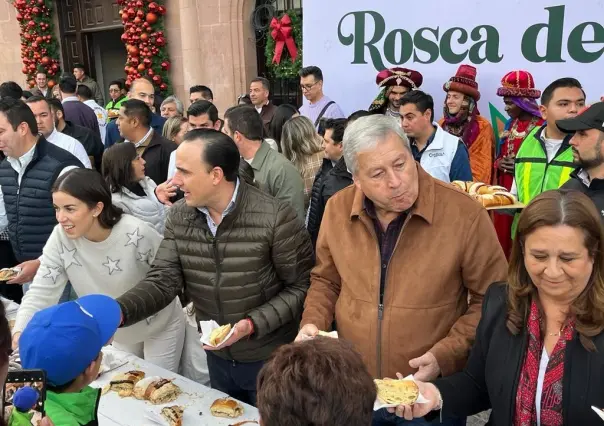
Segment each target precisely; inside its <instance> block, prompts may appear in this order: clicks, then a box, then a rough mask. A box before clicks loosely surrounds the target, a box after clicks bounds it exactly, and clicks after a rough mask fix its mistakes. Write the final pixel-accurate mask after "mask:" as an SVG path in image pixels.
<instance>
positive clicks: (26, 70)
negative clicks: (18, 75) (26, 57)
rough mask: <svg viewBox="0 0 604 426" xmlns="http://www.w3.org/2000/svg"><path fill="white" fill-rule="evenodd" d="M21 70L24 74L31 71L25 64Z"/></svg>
mask: <svg viewBox="0 0 604 426" xmlns="http://www.w3.org/2000/svg"><path fill="white" fill-rule="evenodd" d="M21 72H22V73H23V74H27V73H28V72H29V68H28V67H27V66H24V67H23V68H21Z"/></svg>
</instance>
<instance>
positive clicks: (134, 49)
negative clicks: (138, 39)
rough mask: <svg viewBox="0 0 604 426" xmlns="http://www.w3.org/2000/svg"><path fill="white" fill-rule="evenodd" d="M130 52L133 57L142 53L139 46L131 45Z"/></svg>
mask: <svg viewBox="0 0 604 426" xmlns="http://www.w3.org/2000/svg"><path fill="white" fill-rule="evenodd" d="M128 52H129V53H130V56H132V57H136V56H138V55H139V53H140V52H139V51H138V47H136V46H130V50H129V51H128Z"/></svg>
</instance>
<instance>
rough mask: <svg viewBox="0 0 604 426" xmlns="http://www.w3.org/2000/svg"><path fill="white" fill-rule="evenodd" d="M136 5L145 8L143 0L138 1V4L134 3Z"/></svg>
mask: <svg viewBox="0 0 604 426" xmlns="http://www.w3.org/2000/svg"><path fill="white" fill-rule="evenodd" d="M134 5H135V6H136V7H143V6H144V4H143V2H142V1H141V0H136V3H134Z"/></svg>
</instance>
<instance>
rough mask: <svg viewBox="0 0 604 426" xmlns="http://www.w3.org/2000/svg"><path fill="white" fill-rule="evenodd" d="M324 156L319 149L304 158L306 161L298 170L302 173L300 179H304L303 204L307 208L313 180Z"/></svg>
mask: <svg viewBox="0 0 604 426" xmlns="http://www.w3.org/2000/svg"><path fill="white" fill-rule="evenodd" d="M324 158H325V153H324V152H323V151H319V152H317V153H315V154H313V155H311V156H310V157H308V158H307V159H306V163H304V165H303V166H302V170H300V174H301V175H302V179H304V206H305V208H306V209H307V210H308V205H309V204H310V195H311V192H312V184H313V183H314V181H315V176H316V175H317V173H318V172H319V169H321V166H322V165H323V159H324Z"/></svg>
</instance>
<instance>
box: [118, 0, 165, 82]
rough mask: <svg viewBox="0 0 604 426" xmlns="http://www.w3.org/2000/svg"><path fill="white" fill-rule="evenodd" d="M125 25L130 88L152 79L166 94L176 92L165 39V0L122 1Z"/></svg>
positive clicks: (126, 70) (124, 36) (123, 35)
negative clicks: (170, 73) (144, 78)
mask: <svg viewBox="0 0 604 426" xmlns="http://www.w3.org/2000/svg"><path fill="white" fill-rule="evenodd" d="M118 4H119V5H120V6H121V8H122V9H121V10H120V14H121V15H122V22H123V23H124V33H123V34H122V41H123V42H124V44H125V45H126V51H127V52H128V57H127V59H126V66H125V67H124V71H125V72H126V85H127V86H128V87H129V86H130V84H132V82H133V81H134V80H135V79H137V78H141V77H144V76H149V77H151V79H152V80H153V84H154V85H155V86H156V87H157V88H159V90H160V91H161V92H162V93H172V85H171V83H170V76H169V73H168V71H169V70H170V59H169V57H168V48H167V42H166V36H165V27H164V17H165V15H166V7H165V5H164V4H163V1H161V0H152V1H151V0H118Z"/></svg>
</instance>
